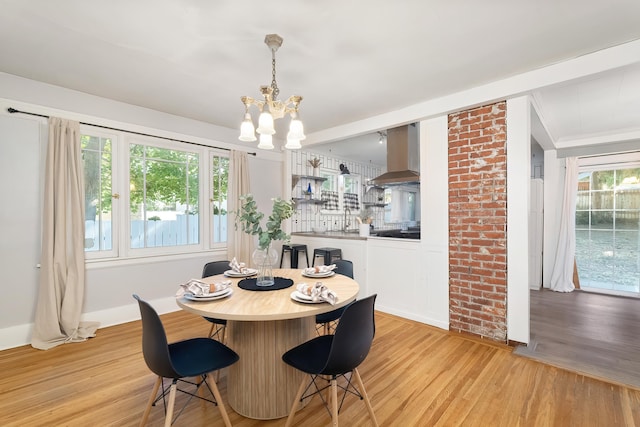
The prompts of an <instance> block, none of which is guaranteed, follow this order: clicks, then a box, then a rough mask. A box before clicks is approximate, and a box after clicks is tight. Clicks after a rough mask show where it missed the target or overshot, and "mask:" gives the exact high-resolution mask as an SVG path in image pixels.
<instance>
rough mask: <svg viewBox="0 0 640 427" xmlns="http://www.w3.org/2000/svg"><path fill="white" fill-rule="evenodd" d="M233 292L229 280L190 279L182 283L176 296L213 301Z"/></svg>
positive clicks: (190, 299) (192, 299) (191, 299)
mask: <svg viewBox="0 0 640 427" xmlns="http://www.w3.org/2000/svg"><path fill="white" fill-rule="evenodd" d="M231 294H233V289H232V288H231V280H225V281H222V282H215V283H211V284H209V283H205V282H203V281H201V280H198V279H191V280H189V281H188V282H186V283H183V284H181V285H180V287H179V288H178V292H176V298H180V297H182V298H184V299H187V300H189V301H215V300H218V299H222V298H226V297H228V296H230V295H231Z"/></svg>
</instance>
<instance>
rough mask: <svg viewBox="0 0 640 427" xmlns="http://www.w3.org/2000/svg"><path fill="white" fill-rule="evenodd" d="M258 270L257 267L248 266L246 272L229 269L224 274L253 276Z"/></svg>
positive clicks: (229, 275)
mask: <svg viewBox="0 0 640 427" xmlns="http://www.w3.org/2000/svg"><path fill="white" fill-rule="evenodd" d="M257 272H258V270H256V269H255V268H247V272H246V273H238V272H237V271H233V270H227V271H225V272H224V275H225V276H227V277H249V276H253V275H254V274H256V273H257Z"/></svg>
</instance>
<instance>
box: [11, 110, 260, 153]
mask: <svg viewBox="0 0 640 427" xmlns="http://www.w3.org/2000/svg"><path fill="white" fill-rule="evenodd" d="M7 111H8V112H9V113H11V114H14V113H20V114H27V115H29V116H36V117H44V118H45V119H48V118H49V116H46V115H44V114H38V113H30V112H28V111H20V110H16V109H15V108H12V107H9V108H7ZM80 124H81V125H86V126H93V127H97V128H101V129H108V130H115V131H118V132H127V133H132V134H134V135H140V136H150V137H151V138H160V139H165V140H167V141H174V142H183V143H185V144H191V145H198V146H200V147H207V148H217V149H219V150H225V151H231V149H230V148H224V147H214V146H211V145H206V144H200V143H197V142H191V141H184V140H182V139H175V138H168V137H166V136H158V135H151V134H148V133H142V132H136V131H133V130H126V129H118V128H112V127H109V126H102V125H96V124H93V123H85V122H80ZM247 154H249V155H252V156H255V155H256V153H247Z"/></svg>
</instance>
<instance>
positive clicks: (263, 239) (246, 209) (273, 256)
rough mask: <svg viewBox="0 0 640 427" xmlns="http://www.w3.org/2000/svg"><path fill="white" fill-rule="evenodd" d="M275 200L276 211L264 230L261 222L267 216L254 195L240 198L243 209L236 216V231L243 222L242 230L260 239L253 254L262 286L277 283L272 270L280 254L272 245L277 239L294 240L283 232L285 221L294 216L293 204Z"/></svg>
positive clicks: (273, 211) (259, 284)
mask: <svg viewBox="0 0 640 427" xmlns="http://www.w3.org/2000/svg"><path fill="white" fill-rule="evenodd" d="M271 200H273V209H272V212H271V215H269V217H268V218H267V221H266V224H265V227H264V228H263V226H262V224H261V223H262V220H263V219H264V217H265V214H263V213H262V212H260V211H259V210H258V204H257V203H256V201H255V200H254V198H253V195H252V194H245V195H243V196H240V201H241V202H240V209H239V211H238V212H237V214H236V228H237V224H238V223H240V225H241V226H242V231H244V232H245V233H247V234H251V235H253V236H258V248H257V249H256V250H255V251H254V252H253V255H252V259H253V263H254V265H255V267H256V268H257V269H258V277H257V279H256V280H257V281H256V284H257V285H258V286H271V285H273V284H274V283H275V280H274V278H273V271H272V269H273V264H274V263H275V262H276V260H277V259H278V252H277V251H276V250H275V249H274V248H272V247H271V243H272V242H273V241H274V240H284V241H285V242H288V241H289V239H290V238H291V236H289V235H288V234H287V233H285V232H284V230H282V221H284V220H285V219H288V218H291V216H292V215H293V212H294V211H293V202H292V201H286V200H282V199H280V198H274V199H271Z"/></svg>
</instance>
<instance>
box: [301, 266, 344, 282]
mask: <svg viewBox="0 0 640 427" xmlns="http://www.w3.org/2000/svg"><path fill="white" fill-rule="evenodd" d="M335 269H336V265H335V264H331V265H317V266H314V267H307V268H305V269H303V270H302V275H303V276H305V277H311V278H316V279H318V278H324V277H331V276H333V275H335V274H336V272H335V271H333V270H335Z"/></svg>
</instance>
